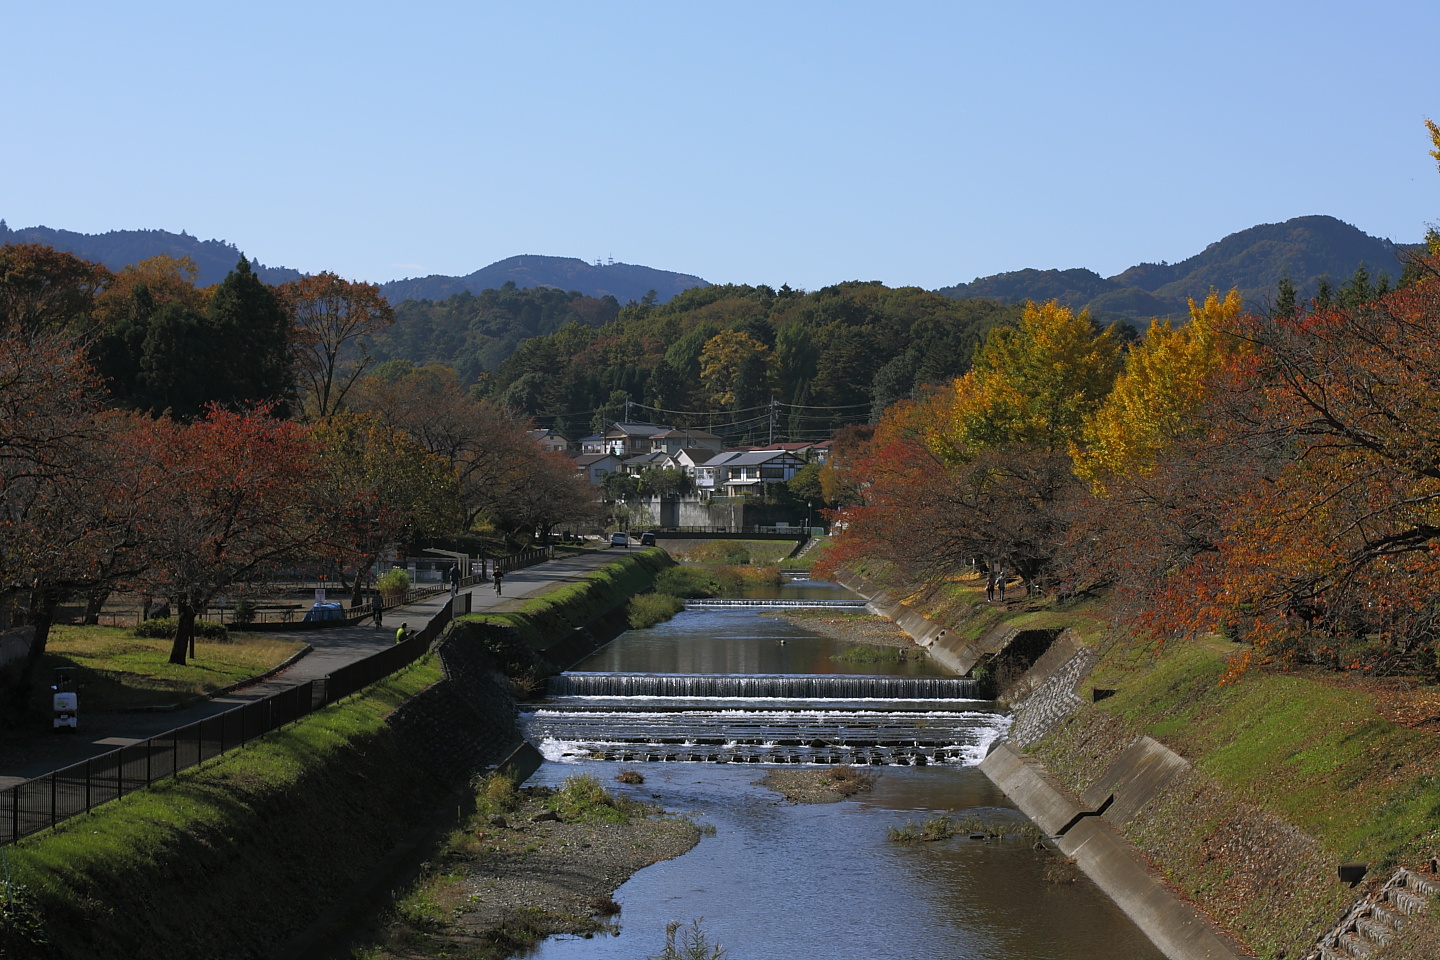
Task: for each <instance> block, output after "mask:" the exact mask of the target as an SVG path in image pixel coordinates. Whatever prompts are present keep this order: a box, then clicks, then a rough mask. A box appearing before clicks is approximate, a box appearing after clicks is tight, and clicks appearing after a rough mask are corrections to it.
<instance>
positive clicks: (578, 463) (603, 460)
mask: <svg viewBox="0 0 1440 960" xmlns="http://www.w3.org/2000/svg"><path fill="white" fill-rule="evenodd" d="M574 463H575V469H576V470H579V471H580V472H581V473H583V474H584V475H585V479H586V480H589V481H590V485H591V486H593V487H598V486H600V481H601V480H602V479H604V477H605V474H607V473H615V472H616V471H618V470H619V469H620V458H619V457H617V456H615V454H613V453H582V454H580V455H579V456H578V457H576V458H575V460H574Z"/></svg>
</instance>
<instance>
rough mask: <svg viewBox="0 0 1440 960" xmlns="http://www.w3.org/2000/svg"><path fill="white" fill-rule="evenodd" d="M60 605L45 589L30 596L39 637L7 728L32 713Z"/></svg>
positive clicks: (32, 643) (8, 712)
mask: <svg viewBox="0 0 1440 960" xmlns="http://www.w3.org/2000/svg"><path fill="white" fill-rule="evenodd" d="M57 602H58V598H57V597H56V596H55V595H54V594H53V593H52V592H51V591H49V590H47V589H45V588H43V587H41V588H37V589H36V590H33V591H31V593H30V612H29V616H28V617H27V618H26V619H28V620H29V621H30V625H31V626H33V627H34V628H35V636H33V637H32V638H31V639H30V652H29V653H27V654H26V655H25V664H24V666H23V667H22V668H21V670H20V679H19V680H18V681H16V683H15V689H14V693H15V695H14V696H13V697H10V698H9V699H10V703H9V705H8V707H7V708H6V711H5V722H6V723H7V724H11V725H14V724H18V723H20V722H21V721H22V720H24V719H25V714H26V712H27V711H28V710H29V709H30V697H31V695H32V694H33V693H34V691H35V673H36V672H37V671H38V670H39V668H40V660H41V659H42V658H43V657H44V656H45V644H46V643H47V642H48V641H49V639H50V624H51V623H52V622H53V620H54V617H55V604H56V603H57Z"/></svg>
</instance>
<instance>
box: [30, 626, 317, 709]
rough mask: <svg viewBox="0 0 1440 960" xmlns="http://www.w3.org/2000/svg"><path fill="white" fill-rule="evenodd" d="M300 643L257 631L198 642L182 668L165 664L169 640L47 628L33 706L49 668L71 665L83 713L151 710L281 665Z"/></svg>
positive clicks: (42, 698)
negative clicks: (79, 685) (80, 690)
mask: <svg viewBox="0 0 1440 960" xmlns="http://www.w3.org/2000/svg"><path fill="white" fill-rule="evenodd" d="M304 646H305V645H304V644H303V643H301V642H299V641H296V640H287V639H281V638H279V637H275V636H273V635H271V634H264V633H231V634H230V638H229V639H228V640H226V641H224V642H215V641H210V640H204V639H201V640H198V641H197V642H196V644H195V657H194V659H192V660H191V661H190V662H189V663H187V664H186V665H185V666H177V665H176V664H173V663H170V662H169V659H170V641H169V640H167V639H157V638H144V637H136V636H133V635H132V634H131V632H130V631H129V630H128V629H127V628H124V627H98V626H55V627H52V628H51V630H50V639H49V642H48V643H47V644H46V656H45V659H44V660H43V661H42V662H41V666H40V674H39V676H38V678H37V680H38V685H39V686H41V687H42V688H44V689H43V690H42V692H41V694H40V695H38V697H37V705H38V706H40V707H42V708H43V707H44V706H45V705H46V702H48V696H49V689H48V684H49V679H50V676H51V672H52V671H53V669H54V668H55V667H65V666H73V667H77V668H78V673H77V677H76V679H77V680H78V681H79V682H80V683H83V684H84V685H85V689H84V692H83V697H82V700H81V704H82V707H83V708H84V709H85V710H86V711H87V712H88V711H98V712H104V711H113V710H125V709H129V708H133V707H143V706H158V705H164V704H170V703H174V702H176V701H178V700H184V699H186V698H188V697H192V696H200V695H204V694H207V693H213V692H214V691H216V690H219V689H222V688H224V687H228V686H230V685H231V684H233V683H237V682H239V681H241V680H246V679H249V678H250V677H253V676H256V675H258V674H261V673H264V672H265V671H267V670H269V669H271V668H272V667H275V666H278V665H279V664H281V663H284V662H285V661H286V660H287V659H289V658H290V657H291V656H293V655H294V654H295V653H297V652H298V651H300V650H301V649H302V648H303V647H304Z"/></svg>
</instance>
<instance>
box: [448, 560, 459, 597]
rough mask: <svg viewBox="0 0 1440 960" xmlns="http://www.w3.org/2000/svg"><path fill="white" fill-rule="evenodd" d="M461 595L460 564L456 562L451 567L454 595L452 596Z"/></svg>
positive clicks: (452, 591)
mask: <svg viewBox="0 0 1440 960" xmlns="http://www.w3.org/2000/svg"><path fill="white" fill-rule="evenodd" d="M459 595H460V564H458V563H457V564H455V566H453V567H451V568H450V596H452V597H458V596H459Z"/></svg>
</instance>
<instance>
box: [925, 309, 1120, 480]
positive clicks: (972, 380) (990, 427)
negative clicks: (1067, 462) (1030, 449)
mask: <svg viewBox="0 0 1440 960" xmlns="http://www.w3.org/2000/svg"><path fill="white" fill-rule="evenodd" d="M1118 358H1119V346H1118V344H1117V343H1116V340H1115V338H1114V336H1113V335H1112V334H1111V332H1110V331H1109V330H1105V331H1097V330H1096V329H1095V325H1094V324H1093V323H1091V322H1090V318H1089V317H1088V315H1086V314H1085V313H1083V312H1082V313H1081V314H1080V315H1078V316H1076V315H1075V314H1074V313H1072V312H1071V310H1070V308H1068V307H1063V306H1060V305H1059V304H1058V303H1056V302H1055V301H1053V300H1052V301H1050V302H1049V303H1044V304H1038V305H1037V304H1034V303H1029V304H1026V305H1025V311H1024V313H1023V314H1022V315H1021V317H1020V322H1019V324H1018V326H1015V327H996V328H995V329H993V330H991V331H990V335H989V337H988V338H987V339H986V341H985V344H984V346H982V347H981V349H980V350H979V351H978V352H977V353H976V355H975V363H974V366H973V367H972V368H971V370H970V371H969V372H968V373H967V374H965V376H963V377H961V378H960V379H959V380H957V381H956V385H955V391H954V398H955V402H954V406H953V407H952V409H951V411H950V414H949V417H948V418H947V421H948V422H947V423H946V424H945V426H944V428H943V431H942V432H941V435H940V436H941V438H942V440H943V444H942V445H943V446H945V447H948V449H949V450H951V451H953V453H952V454H951V455H953V456H962V457H963V456H964V451H965V450H973V449H981V448H989V449H993V448H997V447H1002V446H1005V445H1007V444H1017V443H1024V444H1036V445H1039V446H1042V447H1045V448H1046V449H1051V450H1068V449H1069V447H1070V444H1072V443H1074V442H1077V441H1078V440H1079V439H1080V438H1081V435H1082V430H1083V427H1084V423H1085V419H1086V417H1088V416H1089V415H1091V414H1092V413H1094V412H1095V410H1096V409H1098V408H1099V406H1100V404H1101V402H1102V401H1104V399H1105V398H1106V396H1108V395H1109V393H1110V388H1111V387H1112V385H1113V384H1114V382H1115V376H1116V373H1117V372H1118V369H1119V360H1118Z"/></svg>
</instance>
